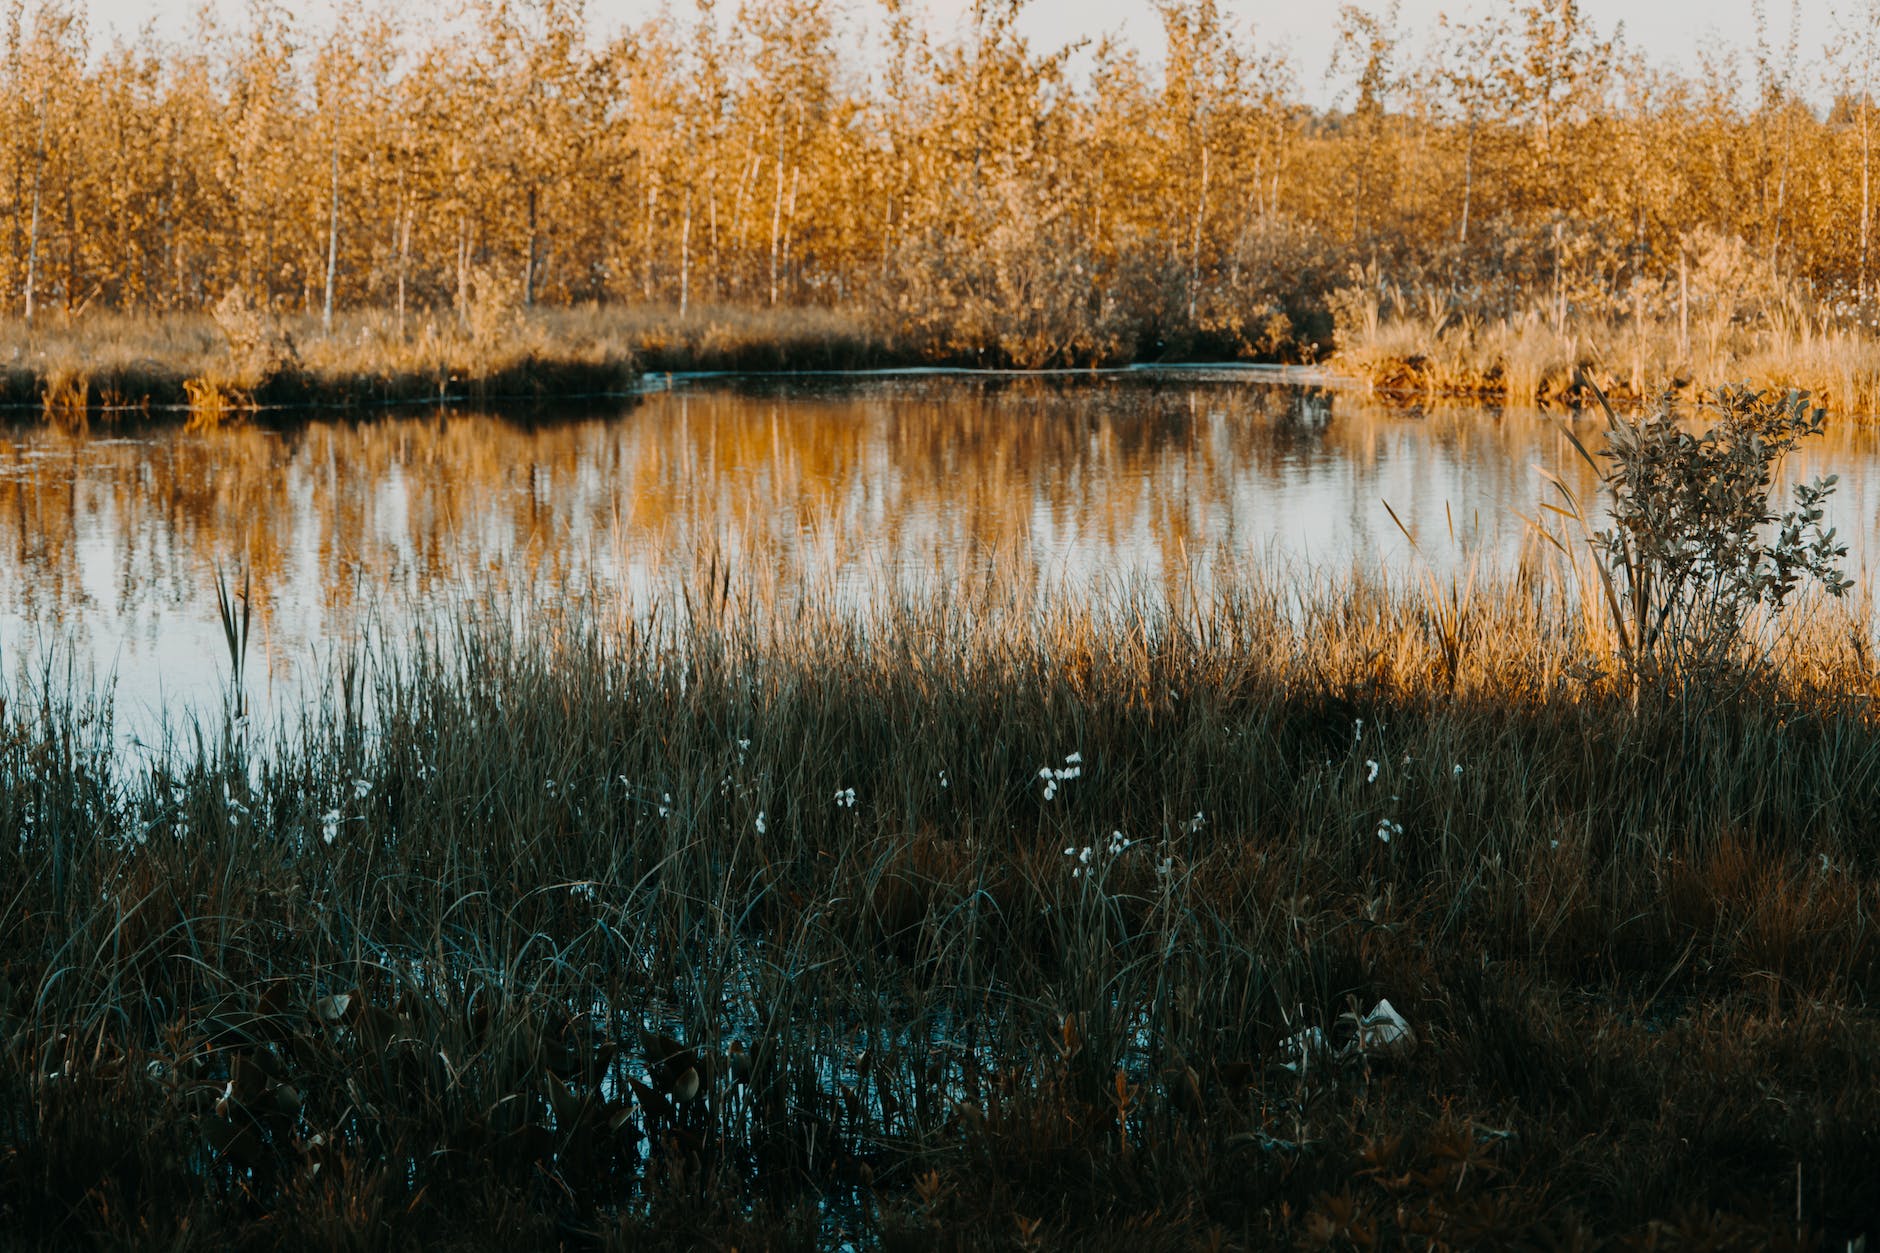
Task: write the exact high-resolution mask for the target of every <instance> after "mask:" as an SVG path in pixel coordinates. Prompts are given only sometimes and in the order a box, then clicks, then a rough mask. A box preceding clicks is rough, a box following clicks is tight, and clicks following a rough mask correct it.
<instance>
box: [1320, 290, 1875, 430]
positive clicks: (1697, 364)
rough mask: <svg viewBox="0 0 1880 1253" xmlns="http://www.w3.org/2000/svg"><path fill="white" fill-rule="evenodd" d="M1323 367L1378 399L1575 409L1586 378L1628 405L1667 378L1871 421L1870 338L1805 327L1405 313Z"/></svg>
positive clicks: (1352, 341)
mask: <svg viewBox="0 0 1880 1253" xmlns="http://www.w3.org/2000/svg"><path fill="white" fill-rule="evenodd" d="M1687 345H1688V347H1689V351H1688V352H1687V351H1685V348H1686V346H1687ZM1330 364H1331V367H1332V368H1333V369H1334V370H1336V371H1339V372H1341V373H1344V374H1348V375H1350V376H1352V377H1355V378H1358V379H1360V380H1363V381H1365V382H1367V383H1368V384H1369V385H1370V386H1371V387H1372V388H1373V389H1374V390H1376V391H1377V392H1379V393H1380V394H1384V395H1394V396H1406V397H1408V396H1416V397H1424V396H1459V397H1480V398H1482V399H1485V400H1493V401H1497V402H1501V403H1506V404H1516V405H1526V404H1537V403H1538V404H1545V403H1548V402H1553V401H1564V402H1567V403H1582V402H1585V401H1587V400H1589V399H1590V397H1589V395H1588V393H1587V390H1586V388H1585V386H1584V380H1585V379H1586V378H1587V377H1589V376H1590V377H1591V378H1592V380H1593V381H1594V382H1596V383H1597V384H1598V385H1599V387H1600V388H1601V390H1603V391H1605V392H1606V393H1607V395H1609V396H1612V397H1615V398H1619V399H1624V400H1627V401H1629V402H1632V403H1635V404H1636V403H1643V402H1646V401H1649V400H1650V399H1652V398H1653V397H1654V396H1655V395H1656V394H1657V392H1658V390H1659V389H1660V388H1662V386H1663V384H1664V382H1665V381H1666V380H1682V385H1683V386H1687V387H1692V388H1694V389H1695V390H1697V391H1699V392H1707V391H1711V390H1714V389H1715V388H1718V387H1722V386H1726V385H1729V384H1733V383H1740V382H1745V381H1747V382H1749V383H1751V384H1752V385H1754V386H1757V387H1763V388H1773V389H1778V390H1788V389H1792V388H1793V389H1800V390H1802V391H1806V392H1808V393H1809V394H1810V395H1811V396H1812V397H1813V398H1814V400H1815V402H1816V403H1817V404H1819V405H1821V406H1822V407H1823V408H1825V409H1827V410H1828V411H1829V412H1830V413H1832V414H1834V415H1835V416H1836V417H1837V418H1843V419H1850V420H1854V421H1861V422H1869V421H1875V420H1880V339H1876V338H1874V337H1872V336H1869V335H1865V334H1862V333H1860V332H1858V331H1855V330H1849V329H1844V328H1836V327H1822V326H1819V325H1814V324H1810V323H1807V322H1802V323H1799V324H1788V325H1784V324H1780V323H1770V322H1767V321H1763V322H1761V324H1760V325H1749V326H1741V325H1732V326H1730V327H1728V328H1727V329H1725V330H1724V331H1722V332H1721V333H1718V334H1716V335H1715V336H1696V335H1693V336H1688V337H1686V336H1682V335H1681V334H1680V331H1679V327H1678V326H1677V324H1676V323H1675V322H1671V323H1666V322H1649V323H1647V325H1646V326H1645V328H1644V329H1643V330H1642V331H1641V330H1640V329H1639V328H1637V327H1636V326H1635V325H1633V324H1632V323H1630V322H1625V321H1618V322H1615V321H1609V320H1603V319H1592V320H1588V319H1569V321H1568V322H1567V324H1566V325H1565V327H1564V329H1557V328H1556V326H1555V324H1554V323H1553V322H1552V321H1551V320H1549V319H1548V318H1547V317H1546V316H1545V315H1544V314H1543V313H1542V312H1541V311H1540V310H1538V309H1537V310H1530V311H1529V313H1528V314H1527V315H1526V316H1524V317H1520V318H1514V319H1505V318H1504V319H1496V320H1493V321H1488V320H1481V319H1471V318H1465V317H1453V316H1449V315H1444V316H1441V317H1439V318H1437V319H1434V320H1432V319H1431V318H1430V317H1428V316H1422V315H1416V314H1410V313H1404V314H1399V315H1397V316H1392V317H1386V318H1380V319H1378V321H1377V324H1376V327H1375V329H1368V328H1367V327H1366V326H1365V325H1364V324H1363V323H1362V322H1359V323H1355V324H1353V323H1347V324H1343V325H1341V326H1340V328H1339V331H1338V348H1337V351H1336V353H1335V354H1334V355H1333V357H1332V359H1331V362H1330Z"/></svg>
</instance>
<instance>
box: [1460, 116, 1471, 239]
mask: <svg viewBox="0 0 1880 1253" xmlns="http://www.w3.org/2000/svg"><path fill="white" fill-rule="evenodd" d="M1474 194H1475V118H1474V117H1470V118H1469V136H1468V139H1467V140H1466V141H1465V142H1464V144H1463V148H1462V231H1461V233H1460V234H1459V235H1458V236H1457V238H1456V242H1457V243H1458V244H1460V245H1462V246H1463V247H1464V248H1466V247H1468V246H1469V201H1470V200H1471V198H1473V196H1474Z"/></svg>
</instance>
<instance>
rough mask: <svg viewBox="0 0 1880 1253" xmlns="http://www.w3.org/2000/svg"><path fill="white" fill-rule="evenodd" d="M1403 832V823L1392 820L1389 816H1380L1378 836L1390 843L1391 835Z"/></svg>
mask: <svg viewBox="0 0 1880 1253" xmlns="http://www.w3.org/2000/svg"><path fill="white" fill-rule="evenodd" d="M1402 834H1403V824H1402V823H1400V822H1392V821H1391V820H1390V819H1389V818H1380V819H1379V820H1378V823H1377V838H1378V839H1380V840H1382V841H1384V843H1386V844H1388V843H1390V841H1391V837H1393V836H1398V835H1402Z"/></svg>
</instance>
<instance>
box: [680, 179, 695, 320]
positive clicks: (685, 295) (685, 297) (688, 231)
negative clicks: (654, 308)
mask: <svg viewBox="0 0 1880 1253" xmlns="http://www.w3.org/2000/svg"><path fill="white" fill-rule="evenodd" d="M691 303H692V193H691V192H689V191H688V192H687V193H686V195H685V224H684V225H683V226H681V227H680V228H679V318H680V320H681V321H684V320H685V312H686V309H687V307H688V306H689V305H690V304H691Z"/></svg>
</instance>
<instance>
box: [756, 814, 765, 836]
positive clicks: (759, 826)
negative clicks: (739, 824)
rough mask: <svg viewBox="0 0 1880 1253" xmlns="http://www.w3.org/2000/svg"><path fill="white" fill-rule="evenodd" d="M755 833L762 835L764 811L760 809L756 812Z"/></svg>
mask: <svg viewBox="0 0 1880 1253" xmlns="http://www.w3.org/2000/svg"><path fill="white" fill-rule="evenodd" d="M757 833H758V834H759V835H762V834H763V833H764V811H763V810H761V809H760V810H758V811H757Z"/></svg>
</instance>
